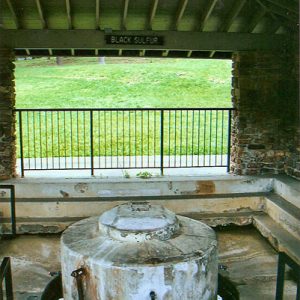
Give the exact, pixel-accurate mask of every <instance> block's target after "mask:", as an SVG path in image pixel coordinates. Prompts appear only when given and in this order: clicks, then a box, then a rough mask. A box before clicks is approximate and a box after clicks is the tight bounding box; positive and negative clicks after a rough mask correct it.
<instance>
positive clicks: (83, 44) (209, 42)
mask: <svg viewBox="0 0 300 300" xmlns="http://www.w3.org/2000/svg"><path fill="white" fill-rule="evenodd" d="M114 34H115V35H133V36H134V35H141V34H143V35H151V36H161V37H163V38H164V45H163V46H162V45H129V44H114V45H112V44H107V42H106V39H105V36H106V35H105V32H103V31H99V30H94V29H93V30H84V29H80V30H79V29H77V30H68V29H67V30H62V29H59V30H14V29H0V48H1V47H2V48H7V47H8V48H13V49H14V48H19V49H26V48H27V49H49V48H51V49H72V48H75V49H103V50H105V49H116V50H118V49H123V50H167V49H169V50H177V51H189V50H191V51H214V50H215V51H227V52H230V51H247V50H248V51H252V50H271V49H272V50H273V49H282V48H284V47H285V45H286V44H288V43H292V41H291V36H290V35H283V34H251V33H233V32H231V33H228V32H227V33H225V32H224V33H222V32H196V31H193V32H189V34H186V32H184V31H139V30H137V31H114Z"/></svg>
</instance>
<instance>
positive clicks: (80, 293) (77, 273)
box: [71, 268, 85, 300]
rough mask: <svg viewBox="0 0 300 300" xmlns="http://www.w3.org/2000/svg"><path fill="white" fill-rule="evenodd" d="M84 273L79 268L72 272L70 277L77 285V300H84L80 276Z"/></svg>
mask: <svg viewBox="0 0 300 300" xmlns="http://www.w3.org/2000/svg"><path fill="white" fill-rule="evenodd" d="M84 273H85V271H84V269H83V268H79V269H77V270H74V271H73V272H72V273H71V276H72V277H74V278H75V279H76V284H77V291H78V300H84V295H83V285H82V276H83V275H84Z"/></svg>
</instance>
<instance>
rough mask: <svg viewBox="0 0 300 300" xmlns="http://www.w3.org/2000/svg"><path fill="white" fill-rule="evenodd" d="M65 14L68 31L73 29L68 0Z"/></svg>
mask: <svg viewBox="0 0 300 300" xmlns="http://www.w3.org/2000/svg"><path fill="white" fill-rule="evenodd" d="M66 12H67V19H68V27H69V29H73V24H72V13H71V3H70V0H66Z"/></svg>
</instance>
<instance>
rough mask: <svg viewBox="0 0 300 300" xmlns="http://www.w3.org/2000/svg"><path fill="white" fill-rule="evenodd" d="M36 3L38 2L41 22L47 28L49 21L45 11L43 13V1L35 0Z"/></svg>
mask: <svg viewBox="0 0 300 300" xmlns="http://www.w3.org/2000/svg"><path fill="white" fill-rule="evenodd" d="M35 3H36V7H37V10H38V13H39V17H40V20H41V23H42V28H43V29H47V22H46V19H45V16H44V13H43V8H42V5H41V1H40V0H35Z"/></svg>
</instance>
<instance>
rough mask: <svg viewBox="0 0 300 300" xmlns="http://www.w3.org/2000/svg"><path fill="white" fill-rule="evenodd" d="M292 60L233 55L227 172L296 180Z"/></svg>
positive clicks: (264, 55)
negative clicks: (287, 177)
mask: <svg viewBox="0 0 300 300" xmlns="http://www.w3.org/2000/svg"><path fill="white" fill-rule="evenodd" d="M296 62H297V60H295V56H294V55H291V54H282V53H280V54H279V53H265V52H241V53H237V54H234V55H233V77H232V101H233V107H234V108H236V111H235V112H234V113H233V120H232V122H233V131H232V152H231V153H232V154H231V172H233V173H235V174H241V175H260V174H279V173H284V172H286V173H289V174H292V173H293V176H296V177H297V176H298V177H299V170H298V171H297V170H296V168H297V166H298V167H299V163H298V164H297V161H298V162H299V152H298V151H299V148H298V150H297V147H299V139H298V138H299V136H298V134H297V126H298V125H297V124H298V120H299V109H298V99H299V88H298V85H299V82H298V73H297V71H298V65H297V63H296Z"/></svg>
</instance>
